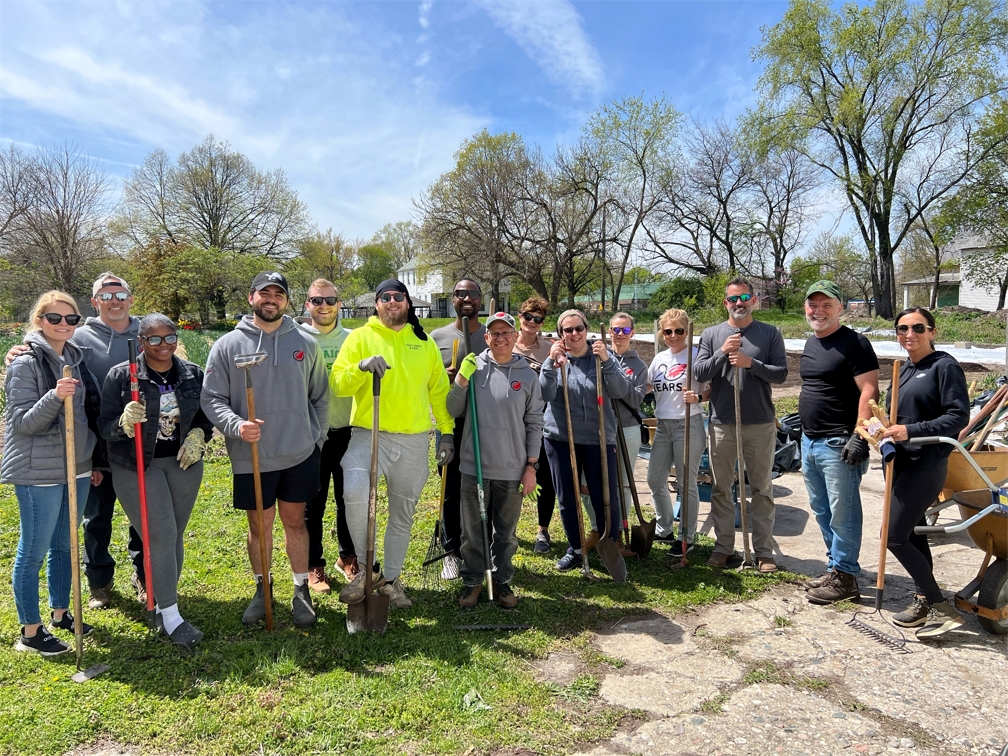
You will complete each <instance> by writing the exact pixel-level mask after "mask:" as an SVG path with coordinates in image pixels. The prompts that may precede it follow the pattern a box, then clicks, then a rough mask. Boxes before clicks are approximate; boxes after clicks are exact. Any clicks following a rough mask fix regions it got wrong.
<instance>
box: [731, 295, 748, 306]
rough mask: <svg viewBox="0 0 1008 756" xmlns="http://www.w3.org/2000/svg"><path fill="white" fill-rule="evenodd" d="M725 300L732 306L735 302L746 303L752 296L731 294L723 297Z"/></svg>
mask: <svg viewBox="0 0 1008 756" xmlns="http://www.w3.org/2000/svg"><path fill="white" fill-rule="evenodd" d="M725 299H726V300H727V301H729V302H731V303H732V304H735V303H736V302H748V301H749V300H750V299H752V294H732V295H731V296H730V297H725Z"/></svg>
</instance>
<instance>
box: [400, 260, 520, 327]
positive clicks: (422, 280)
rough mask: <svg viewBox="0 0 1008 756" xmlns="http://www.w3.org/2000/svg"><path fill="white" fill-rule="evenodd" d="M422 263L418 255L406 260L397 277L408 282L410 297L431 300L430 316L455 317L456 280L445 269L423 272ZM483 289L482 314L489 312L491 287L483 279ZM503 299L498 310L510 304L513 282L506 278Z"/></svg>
mask: <svg viewBox="0 0 1008 756" xmlns="http://www.w3.org/2000/svg"><path fill="white" fill-rule="evenodd" d="M421 267H422V263H421V262H420V260H419V259H418V258H416V257H414V258H412V259H410V260H409V261H408V262H406V263H405V264H404V265H403V266H402V267H401V268H399V270H397V271H396V277H397V278H398V279H399V280H400V281H402V282H403V283H404V284H406V287H407V288H408V289H409V291H410V297H411V298H412V299H413V300H414V301H416V300H417V299H422V300H424V301H426V302H430V317H432V318H454V317H455V308H454V307H453V306H452V292H451V288H450V287H451V286H454V285H455V281H446V280H445V278H444V273H443V271H439V270H427V271H424V272H421V271H420V270H419V269H420V268H421ZM478 283H479V285H480V288H481V289H482V290H483V309H482V310H480V314H481V315H486V314H487V308H489V307H490V289H489V286H488V285H487V284H485V283H484V282H483V281H478ZM500 289H501V300H502V301H500V302H498V303H497V309H498V310H507V308H508V306H509V302H508V299H509V296H508V295H509V294H510V293H511V282H510V281H508V280H507V279H505V280H504V281H502V282H501V287H500Z"/></svg>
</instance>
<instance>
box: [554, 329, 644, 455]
mask: <svg viewBox="0 0 1008 756" xmlns="http://www.w3.org/2000/svg"><path fill="white" fill-rule="evenodd" d="M591 347H592V344H591V343H589V344H588V351H587V352H586V353H585V354H583V355H582V356H580V357H574V356H572V355H567V392H568V393H569V394H570V403H571V424H572V425H573V426H574V443H575V444H585V445H588V446H598V442H599V434H598V422H599V420H598V418H599V415H598V395H597V393H596V388H595V386H596V384H595V355H594V354H592V351H591ZM609 357H610V359H608V360H606V361H605V362H603V363H602V388H603V396H604V397H605V398H606V399H623V398H624V397H626V395H627V394H628V393H629V392H630V382H629V381H628V380H627V377H626V376H625V375H624V374H623V369H622V366H621V365H620V363H619V361H618V360H617V359H615V358H616V355H615V354H613V352H611V351H610V352H609ZM539 388H540V389H541V390H542V398H543V401H544V402H546V417H545V425H544V428H543V434H544V435H545V436H546V438H549V439H551V440H553V441H566V440H567V418H566V416H565V413H564V398H563V385H562V384H561V379H560V369H559V368H558V367H556V366H555V365H554V364H553V360H551V359H549V358H547V359H546V361H545V362H544V363H543V366H542V370H541V371H540V373H539ZM602 407H603V417H604V418H605V431H606V445H607V446H610V445H614V444H615V443H616V415H614V414H613V411H612V403H611V402H609V401H603V403H602Z"/></svg>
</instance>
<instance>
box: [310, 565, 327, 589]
mask: <svg viewBox="0 0 1008 756" xmlns="http://www.w3.org/2000/svg"><path fill="white" fill-rule="evenodd" d="M308 587H309V588H311V589H312V590H313V591H315V593H329V591H331V590H332V588H330V587H329V580H328V579H327V578H326V574H325V567H321V566H319V567H309V568H308Z"/></svg>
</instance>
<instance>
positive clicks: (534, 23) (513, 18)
mask: <svg viewBox="0 0 1008 756" xmlns="http://www.w3.org/2000/svg"><path fill="white" fill-rule="evenodd" d="M476 2H477V4H478V5H479V6H480V7H482V8H483V9H484V10H485V11H486V12H487V14H488V15H489V16H490V18H491V19H492V20H493V22H494V23H495V24H497V26H499V27H501V28H502V29H503V30H504V31H505V32H506V33H507V34H508V35H509V36H510V37H511V38H512V39H514V41H515V42H516V43H517V44H518V45H519V46H520V47H521V48H522V50H524V51H525V54H526V55H528V57H529V58H530V59H531V60H532V61H533V62H535V63H536V64H537V65H538V66H540V67H541V68H542V69H543V70H544V71H545V73H546V74H547V75H548V76H550V77H551V78H552V79H554V80H556V81H558V82H559V83H561V84H563V85H564V86H566V87H567V88H568V89H570V90H571V91H572V92H573V93H575V94H588V95H596V94H598V93H599V92H600V91H601V90H602V88H603V86H604V84H605V72H604V70H603V66H602V60H601V58H600V57H599V54H598V51H597V50H596V49H595V46H594V45H593V44H592V42H591V40H590V39H589V38H588V35H587V34H586V33H585V30H584V28H583V26H582V21H581V16H580V15H578V12H577V11H576V10H575V9H574V6H573V5H571V3H570V2H569V0H476Z"/></svg>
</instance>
